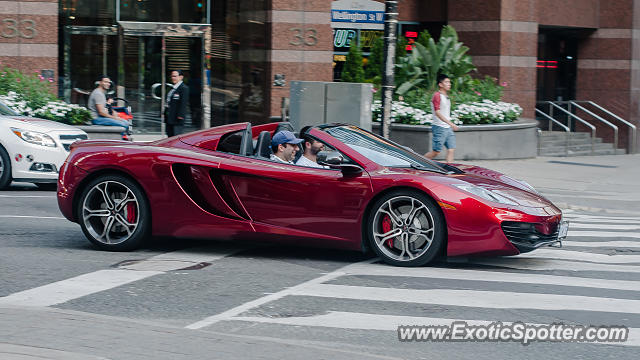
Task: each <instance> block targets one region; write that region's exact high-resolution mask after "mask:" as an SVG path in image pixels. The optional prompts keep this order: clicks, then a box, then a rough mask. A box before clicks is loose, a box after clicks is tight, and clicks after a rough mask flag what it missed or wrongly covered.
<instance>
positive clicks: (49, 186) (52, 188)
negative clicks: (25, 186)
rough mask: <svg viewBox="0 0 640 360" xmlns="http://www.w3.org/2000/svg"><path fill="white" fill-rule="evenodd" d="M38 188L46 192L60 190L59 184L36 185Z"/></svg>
mask: <svg viewBox="0 0 640 360" xmlns="http://www.w3.org/2000/svg"><path fill="white" fill-rule="evenodd" d="M36 186H37V187H38V189H40V190H46V191H56V190H58V183H36Z"/></svg>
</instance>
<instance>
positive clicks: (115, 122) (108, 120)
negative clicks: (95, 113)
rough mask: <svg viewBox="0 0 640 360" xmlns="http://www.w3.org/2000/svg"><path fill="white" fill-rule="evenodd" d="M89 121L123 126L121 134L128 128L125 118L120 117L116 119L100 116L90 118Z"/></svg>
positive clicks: (96, 123) (95, 123)
mask: <svg viewBox="0 0 640 360" xmlns="http://www.w3.org/2000/svg"><path fill="white" fill-rule="evenodd" d="M91 123H92V124H93V125H106V126H122V127H123V128H124V131H123V132H122V135H125V134H126V133H127V130H129V122H128V121H127V120H122V119H118V120H116V119H111V118H106V117H102V116H100V117H98V118H95V119H93V120H91Z"/></svg>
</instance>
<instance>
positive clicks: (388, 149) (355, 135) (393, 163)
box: [322, 125, 445, 172]
mask: <svg viewBox="0 0 640 360" xmlns="http://www.w3.org/2000/svg"><path fill="white" fill-rule="evenodd" d="M322 130H323V131H325V132H326V133H328V134H329V135H331V136H333V137H335V138H336V139H338V140H340V141H342V142H343V143H345V144H346V145H348V146H349V147H350V148H352V149H353V150H355V151H357V152H359V153H360V154H362V155H363V156H365V157H367V158H368V159H370V160H371V161H373V162H375V163H376V164H379V165H382V166H387V167H414V168H420V169H423V170H432V171H438V172H444V171H445V170H444V169H442V168H441V167H440V166H438V165H437V164H436V163H434V162H433V161H430V160H428V159H426V158H424V157H422V156H420V155H418V154H416V153H415V152H413V151H410V150H408V149H406V148H404V147H402V146H400V145H398V144H396V143H394V142H392V141H389V140H387V139H385V138H383V137H381V136H379V135H376V134H374V133H371V132H368V131H366V130H363V129H360V128H359V127H356V126H348V125H342V126H333V127H327V128H323V129H322Z"/></svg>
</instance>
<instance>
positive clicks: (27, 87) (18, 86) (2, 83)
mask: <svg viewBox="0 0 640 360" xmlns="http://www.w3.org/2000/svg"><path fill="white" fill-rule="evenodd" d="M51 83H53V79H45V78H44V77H42V75H39V74H37V73H35V74H33V75H30V74H24V73H22V72H20V71H19V70H16V69H11V68H9V67H6V66H5V67H4V68H3V69H2V70H1V71H0V95H7V94H8V93H9V92H10V91H13V92H15V93H16V94H18V96H19V97H20V98H22V99H24V100H25V101H26V102H27V105H28V106H29V107H31V108H32V109H36V108H39V107H42V106H44V105H45V104H46V103H47V102H48V101H52V100H55V98H56V97H55V96H54V95H53V88H52V86H51Z"/></svg>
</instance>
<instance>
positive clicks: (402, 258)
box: [365, 190, 447, 266]
mask: <svg viewBox="0 0 640 360" xmlns="http://www.w3.org/2000/svg"><path fill="white" fill-rule="evenodd" d="M446 233H447V232H446V223H445V220H444V217H443V215H442V213H441V211H440V209H439V208H438V206H437V205H436V204H435V202H434V201H433V200H432V199H431V198H430V197H428V196H427V195H425V194H423V193H420V192H418V191H412V190H396V191H392V192H390V193H388V194H386V195H384V196H382V197H381V198H380V199H378V200H376V202H375V203H374V204H373V206H372V207H371V212H370V214H369V216H368V219H367V223H366V228H365V235H366V238H367V239H368V241H369V245H370V246H371V248H372V249H373V251H375V253H376V254H377V255H378V256H379V257H380V258H381V259H382V260H383V261H384V262H386V263H387V264H391V265H395V266H422V265H425V264H427V263H429V262H430V261H432V260H433V259H434V258H435V257H436V256H438V255H439V254H440V253H441V250H440V249H441V248H442V246H443V244H444V243H445V242H446Z"/></svg>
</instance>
